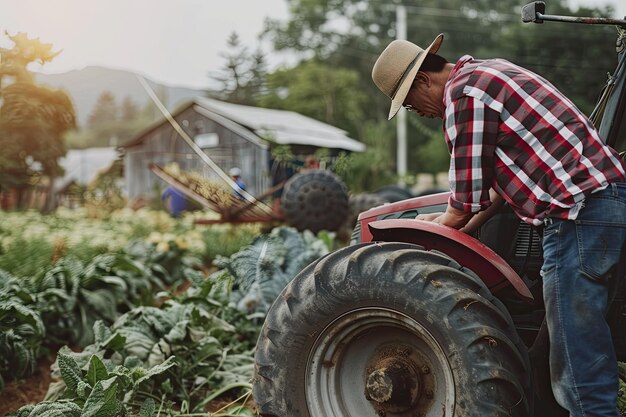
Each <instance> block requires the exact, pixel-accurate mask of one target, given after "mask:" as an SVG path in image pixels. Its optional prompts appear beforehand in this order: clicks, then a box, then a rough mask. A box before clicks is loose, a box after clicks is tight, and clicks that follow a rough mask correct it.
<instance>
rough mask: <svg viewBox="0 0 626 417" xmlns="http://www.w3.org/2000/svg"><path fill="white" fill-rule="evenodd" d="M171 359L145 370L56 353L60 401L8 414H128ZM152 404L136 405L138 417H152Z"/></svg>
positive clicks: (150, 401) (17, 416) (103, 416)
mask: <svg viewBox="0 0 626 417" xmlns="http://www.w3.org/2000/svg"><path fill="white" fill-rule="evenodd" d="M173 359H174V358H173V357H172V358H170V359H169V360H167V361H165V362H163V363H161V364H159V365H156V366H153V367H150V368H148V369H146V368H143V367H141V366H135V365H136V364H131V367H128V366H124V365H115V364H114V363H113V362H112V361H107V360H103V359H102V357H101V356H99V355H97V354H92V355H90V356H89V357H88V359H87V357H86V356H85V355H80V354H78V355H77V354H74V353H73V352H71V351H70V350H69V349H62V350H61V351H59V355H58V358H57V365H58V371H59V373H60V374H61V377H62V379H63V382H64V384H65V390H64V391H63V396H64V397H65V399H64V400H59V401H47V402H42V403H40V404H37V405H28V406H25V407H22V408H21V409H19V410H18V411H17V412H15V413H13V414H9V416H12V417H31V416H33V417H34V416H40V415H44V416H68V415H69V416H77V417H78V416H80V417H87V416H94V417H95V416H97V417H117V416H129V415H132V414H131V411H132V408H133V406H132V405H133V403H134V402H133V401H134V399H135V398H136V397H138V398H141V397H142V396H141V394H139V390H140V389H142V388H143V387H145V386H146V385H149V384H150V383H151V380H152V379H155V378H156V377H158V376H159V375H161V374H163V373H164V372H166V371H167V370H168V369H170V368H171V367H173V366H175V363H174V361H173ZM154 412H155V402H154V399H153V398H150V397H147V398H145V399H144V400H143V402H142V403H141V405H140V408H139V413H138V415H139V416H140V417H150V416H153V415H154Z"/></svg>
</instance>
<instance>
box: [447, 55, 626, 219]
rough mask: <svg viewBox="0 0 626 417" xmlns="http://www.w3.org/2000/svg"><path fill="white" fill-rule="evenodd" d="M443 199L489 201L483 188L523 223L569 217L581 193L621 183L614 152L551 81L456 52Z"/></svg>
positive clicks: (480, 204) (477, 205)
mask: <svg viewBox="0 0 626 417" xmlns="http://www.w3.org/2000/svg"><path fill="white" fill-rule="evenodd" d="M444 106H445V116H444V131H445V138H446V143H447V145H448V149H449V150H450V154H451V161H450V172H449V180H450V187H451V190H452V194H451V196H450V200H449V204H450V205H451V206H452V207H454V208H456V209H458V210H462V211H464V212H467V213H470V212H471V213H474V212H477V211H480V210H483V209H485V208H487V207H488V206H489V205H490V201H489V189H490V188H493V189H494V190H495V191H496V192H497V193H498V194H499V195H501V196H502V197H503V198H504V199H505V200H506V201H507V202H508V203H509V204H510V205H511V207H512V208H513V210H514V211H515V212H516V213H517V215H518V216H519V217H520V218H521V219H522V220H524V221H525V222H527V223H531V224H535V225H540V224H541V223H542V222H543V221H544V219H545V218H547V217H557V218H563V219H575V218H576V216H577V215H578V211H579V210H580V208H581V207H582V204H583V201H584V199H585V195H587V194H589V193H592V192H595V191H599V190H602V189H604V188H606V187H607V186H608V184H610V183H613V182H626V174H625V168H624V166H623V165H622V163H621V162H620V159H619V157H618V155H617V153H616V152H615V151H614V150H613V149H611V148H610V147H608V146H606V145H605V144H604V143H603V141H602V140H601V139H600V137H599V135H598V132H597V131H596V130H595V128H594V127H593V126H592V124H591V122H590V121H589V119H588V118H587V117H586V116H585V115H584V114H583V113H581V111H580V110H578V108H576V106H575V105H574V104H573V103H572V102H571V101H569V99H567V98H566V97H565V96H564V95H563V94H561V93H560V92H559V91H558V90H557V89H556V88H555V87H554V86H553V85H552V84H550V83H549V82H548V81H546V80H545V79H543V78H542V77H540V76H538V75H537V74H534V73H532V72H530V71H528V70H526V69H524V68H521V67H518V66H517V65H514V64H512V63H510V62H508V61H505V60H501V59H492V60H485V61H481V60H475V59H473V58H472V57H471V56H468V55H466V56H464V57H462V58H461V59H460V60H459V61H458V62H457V63H456V65H455V66H454V69H453V70H452V72H451V73H450V76H449V79H448V81H447V83H446V86H445V89H444Z"/></svg>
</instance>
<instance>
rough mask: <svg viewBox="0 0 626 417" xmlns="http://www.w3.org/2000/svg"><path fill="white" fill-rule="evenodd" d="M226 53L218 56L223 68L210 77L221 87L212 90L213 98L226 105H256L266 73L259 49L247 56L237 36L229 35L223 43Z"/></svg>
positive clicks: (262, 88)
mask: <svg viewBox="0 0 626 417" xmlns="http://www.w3.org/2000/svg"><path fill="white" fill-rule="evenodd" d="M227 48H228V51H229V52H228V53H223V54H221V56H222V57H223V58H224V59H226V65H225V66H224V67H223V68H222V69H221V70H220V71H219V72H217V73H215V74H210V76H211V78H213V79H214V80H216V81H218V82H219V83H220V84H222V88H221V89H220V90H219V92H218V91H213V92H212V94H213V95H214V96H216V97H217V98H219V99H221V100H224V101H228V102H230V103H236V104H245V105H256V101H257V99H258V97H259V96H260V95H261V94H262V93H263V92H264V86H265V76H266V74H267V69H266V64H265V57H264V55H263V53H262V52H261V51H260V50H257V51H256V52H254V53H250V51H249V50H248V48H247V47H245V46H244V45H242V44H241V41H240V40H239V36H238V35H237V33H236V32H233V33H232V34H231V35H230V37H229V38H228V41H227Z"/></svg>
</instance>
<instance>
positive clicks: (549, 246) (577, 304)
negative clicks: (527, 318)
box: [541, 184, 626, 417]
mask: <svg viewBox="0 0 626 417" xmlns="http://www.w3.org/2000/svg"><path fill="white" fill-rule="evenodd" d="M548 223H550V222H548ZM625 238H626V184H611V185H609V187H608V188H606V189H605V190H603V191H599V192H597V193H594V194H591V195H589V196H587V198H586V199H585V205H584V207H583V208H582V209H581V211H580V213H579V215H578V218H577V219H576V220H560V219H552V222H551V224H547V225H546V227H545V229H544V232H543V256H544V263H543V266H542V268H541V275H542V277H543V298H544V302H545V305H546V322H547V324H548V333H549V335H550V378H551V383H552V391H553V392H554V396H555V398H556V400H557V402H558V403H559V404H560V405H561V406H562V407H563V408H565V409H566V410H568V411H569V413H570V417H619V413H618V411H617V390H618V374H617V360H616V357H615V351H614V349H613V342H612V338H611V332H610V330H609V326H608V324H607V322H606V320H605V314H606V312H607V310H608V297H609V285H608V279H609V276H610V274H609V272H610V270H611V268H612V267H613V266H614V265H616V264H617V263H618V261H619V258H620V251H621V248H622V245H623V244H624V240H625Z"/></svg>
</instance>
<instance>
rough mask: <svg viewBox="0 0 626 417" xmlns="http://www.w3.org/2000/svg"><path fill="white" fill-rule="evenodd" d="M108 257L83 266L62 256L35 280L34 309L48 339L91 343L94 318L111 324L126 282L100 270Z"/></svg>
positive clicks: (56, 341)
mask: <svg viewBox="0 0 626 417" xmlns="http://www.w3.org/2000/svg"><path fill="white" fill-rule="evenodd" d="M109 262H111V257H110V256H107V255H101V256H99V257H96V258H95V259H94V260H93V261H92V262H90V263H89V264H87V265H85V264H84V263H83V262H81V261H80V260H78V259H76V258H71V257H70V258H63V259H61V260H59V262H57V264H56V265H55V266H54V267H53V268H52V269H50V270H49V271H47V272H46V273H45V274H44V275H43V276H41V277H40V278H39V279H38V282H37V287H38V297H37V309H38V310H39V311H40V312H41V315H42V317H44V323H45V326H46V329H48V337H49V339H50V340H49V342H52V343H59V344H63V343H77V344H79V345H81V346H84V345H86V344H88V343H91V341H92V340H93V334H92V332H91V329H92V327H93V325H94V323H95V322H96V320H104V321H106V322H108V323H112V322H113V321H114V320H115V319H116V318H117V316H118V313H117V305H118V303H122V302H124V300H126V291H127V288H128V286H127V284H126V282H125V281H124V280H123V279H121V278H120V277H117V276H114V275H107V274H106V273H103V272H104V271H103V269H104V268H105V266H104V265H106V264H107V263H109Z"/></svg>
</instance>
